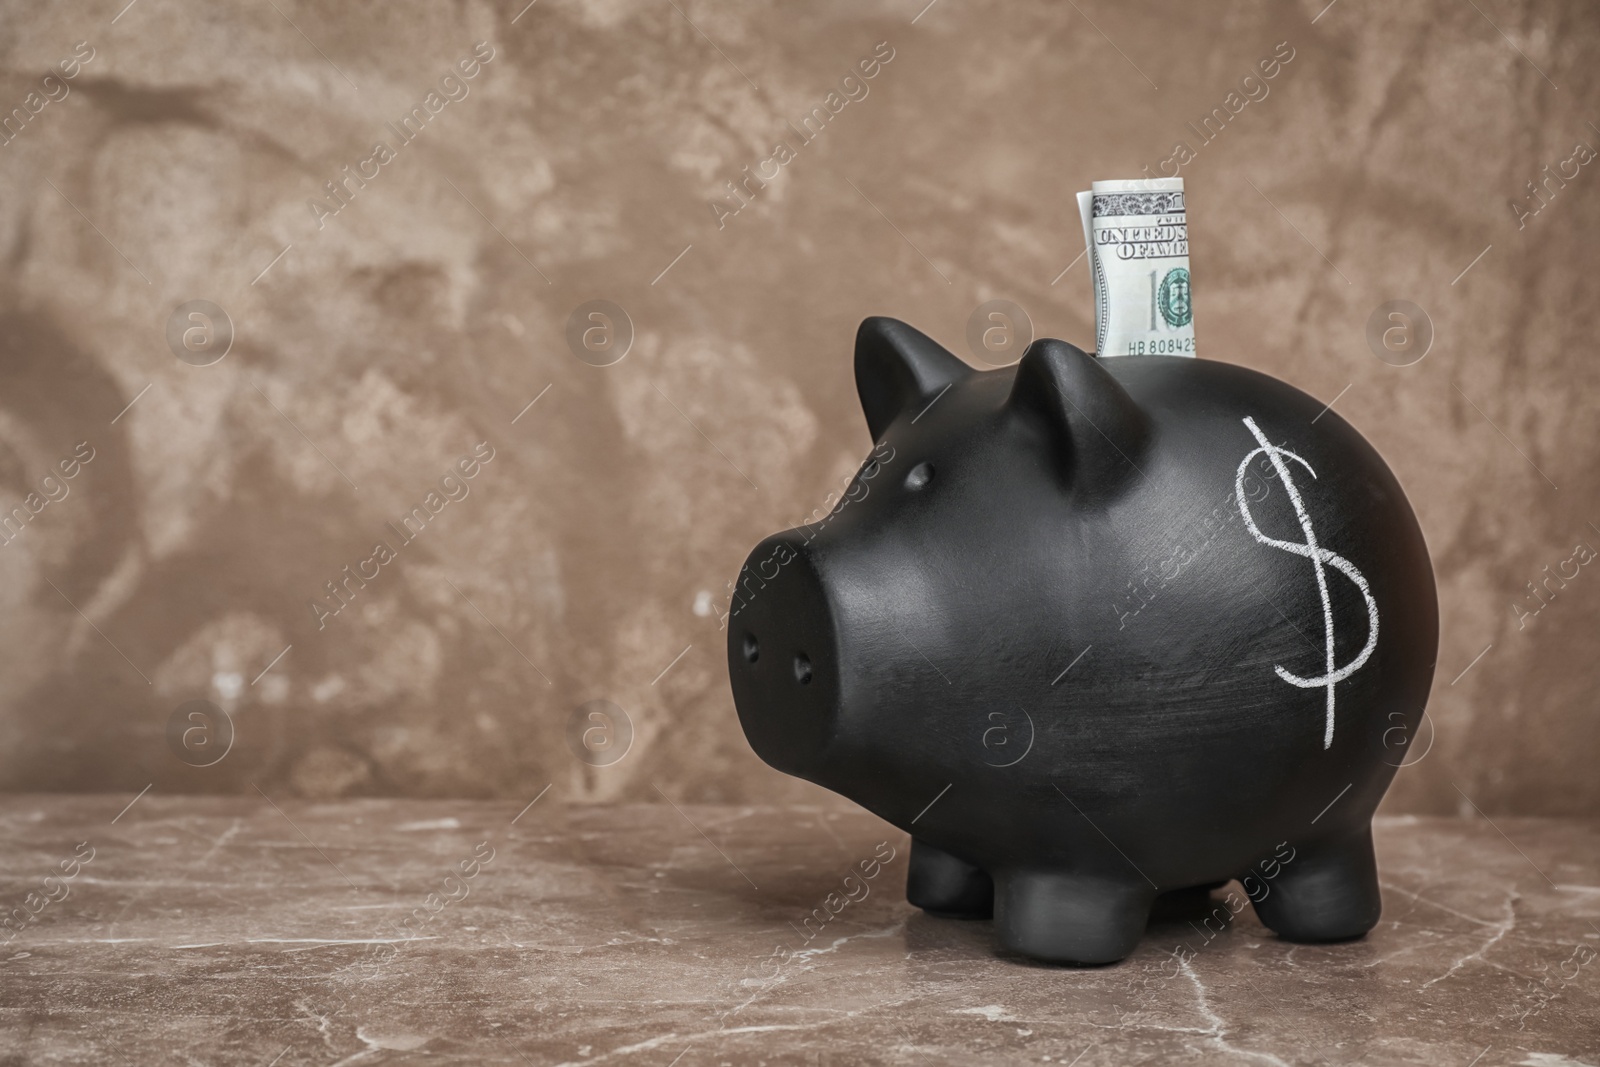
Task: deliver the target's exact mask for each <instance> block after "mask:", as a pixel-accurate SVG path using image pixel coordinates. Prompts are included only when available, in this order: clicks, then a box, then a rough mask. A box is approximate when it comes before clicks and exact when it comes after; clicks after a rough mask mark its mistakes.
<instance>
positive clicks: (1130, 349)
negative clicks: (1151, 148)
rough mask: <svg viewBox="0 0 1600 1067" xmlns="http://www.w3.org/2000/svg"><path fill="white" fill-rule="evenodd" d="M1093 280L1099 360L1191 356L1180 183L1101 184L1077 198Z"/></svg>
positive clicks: (1191, 320)
mask: <svg viewBox="0 0 1600 1067" xmlns="http://www.w3.org/2000/svg"><path fill="white" fill-rule="evenodd" d="M1078 212H1079V214H1080V215H1082V216H1083V240H1084V244H1085V247H1086V248H1087V249H1088V257H1089V271H1090V275H1091V276H1092V277H1093V279H1094V319H1095V352H1096V354H1097V355H1101V356H1193V355H1194V309H1193V308H1192V306H1191V305H1190V300H1189V296H1190V294H1189V223H1188V215H1187V214H1186V212H1185V210H1184V202H1183V179H1182V178H1139V179H1134V180H1132V181H1109V182H1095V183H1094V184H1093V186H1092V187H1091V188H1090V190H1089V191H1088V192H1083V193H1079V194H1078Z"/></svg>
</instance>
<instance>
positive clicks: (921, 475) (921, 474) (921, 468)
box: [906, 463, 933, 489]
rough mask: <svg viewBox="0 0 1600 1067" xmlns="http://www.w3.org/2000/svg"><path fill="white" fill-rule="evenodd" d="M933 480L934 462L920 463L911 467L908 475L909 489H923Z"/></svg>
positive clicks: (907, 483) (907, 484)
mask: <svg viewBox="0 0 1600 1067" xmlns="http://www.w3.org/2000/svg"><path fill="white" fill-rule="evenodd" d="M931 481H933V464H932V463H918V464H917V465H916V466H915V467H912V468H911V473H910V474H907V475H906V488H907V489H922V488H925V487H926V486H927V484H928V483H929V482H931Z"/></svg>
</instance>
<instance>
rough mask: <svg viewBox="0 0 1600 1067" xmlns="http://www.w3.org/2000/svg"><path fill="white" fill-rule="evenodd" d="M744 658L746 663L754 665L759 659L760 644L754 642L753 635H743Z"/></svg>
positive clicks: (754, 637) (754, 636)
mask: <svg viewBox="0 0 1600 1067" xmlns="http://www.w3.org/2000/svg"><path fill="white" fill-rule="evenodd" d="M744 658H745V662H746V663H754V662H755V661H756V660H758V659H760V658H761V643H760V642H758V641H757V640H756V635H755V634H745V635H744Z"/></svg>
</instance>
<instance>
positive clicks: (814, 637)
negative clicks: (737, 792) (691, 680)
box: [728, 532, 839, 778]
mask: <svg viewBox="0 0 1600 1067" xmlns="http://www.w3.org/2000/svg"><path fill="white" fill-rule="evenodd" d="M836 634H837V629H836V627H835V625H834V618H833V609H832V606H831V604H830V601H829V596H828V591H827V585H826V582H825V580H824V576H823V574H822V573H821V572H820V571H819V569H818V566H817V561H816V557H815V555H814V553H813V552H812V550H811V549H810V548H809V547H808V546H807V545H806V543H805V541H804V539H803V538H802V537H801V536H800V535H799V534H797V533H794V532H791V533H788V534H779V535H777V536H775V537H769V538H768V539H767V540H765V541H763V542H762V543H761V544H759V545H757V546H756V548H755V551H754V552H752V553H751V554H750V558H749V559H747V560H746V561H745V564H744V566H743V568H741V569H740V572H739V581H738V585H737V588H736V590H735V592H734V596H733V599H732V602H731V604H730V606H729V615H728V675H729V680H730V681H731V683H732V686H733V700H734V705H735V707H737V708H738V711H739V722H740V724H741V725H742V726H743V727H744V732H745V736H746V737H747V738H748V739H749V741H750V747H751V748H753V749H755V751H756V755H758V756H760V757H761V758H762V759H763V760H765V761H766V762H767V763H769V764H771V765H772V766H773V767H776V768H777V769H778V770H781V771H784V772H786V773H788V774H794V775H798V776H800V777H804V778H814V777H815V776H816V774H817V773H818V771H819V770H820V769H821V768H820V762H821V759H822V755H823V751H824V749H825V748H826V747H827V745H828V743H829V741H831V740H832V737H833V732H834V728H835V726H836V722H837V710H838V709H837V704H838V698H839V675H838V653H837V647H836V645H837V642H836Z"/></svg>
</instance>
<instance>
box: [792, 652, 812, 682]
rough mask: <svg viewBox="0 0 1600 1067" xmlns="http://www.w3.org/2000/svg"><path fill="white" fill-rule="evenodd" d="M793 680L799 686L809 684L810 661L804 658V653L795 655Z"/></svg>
mask: <svg viewBox="0 0 1600 1067" xmlns="http://www.w3.org/2000/svg"><path fill="white" fill-rule="evenodd" d="M794 680H795V681H797V682H799V683H800V684H801V685H810V684H811V660H809V659H807V658H806V654H805V653H804V652H797V653H795V657H794Z"/></svg>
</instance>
